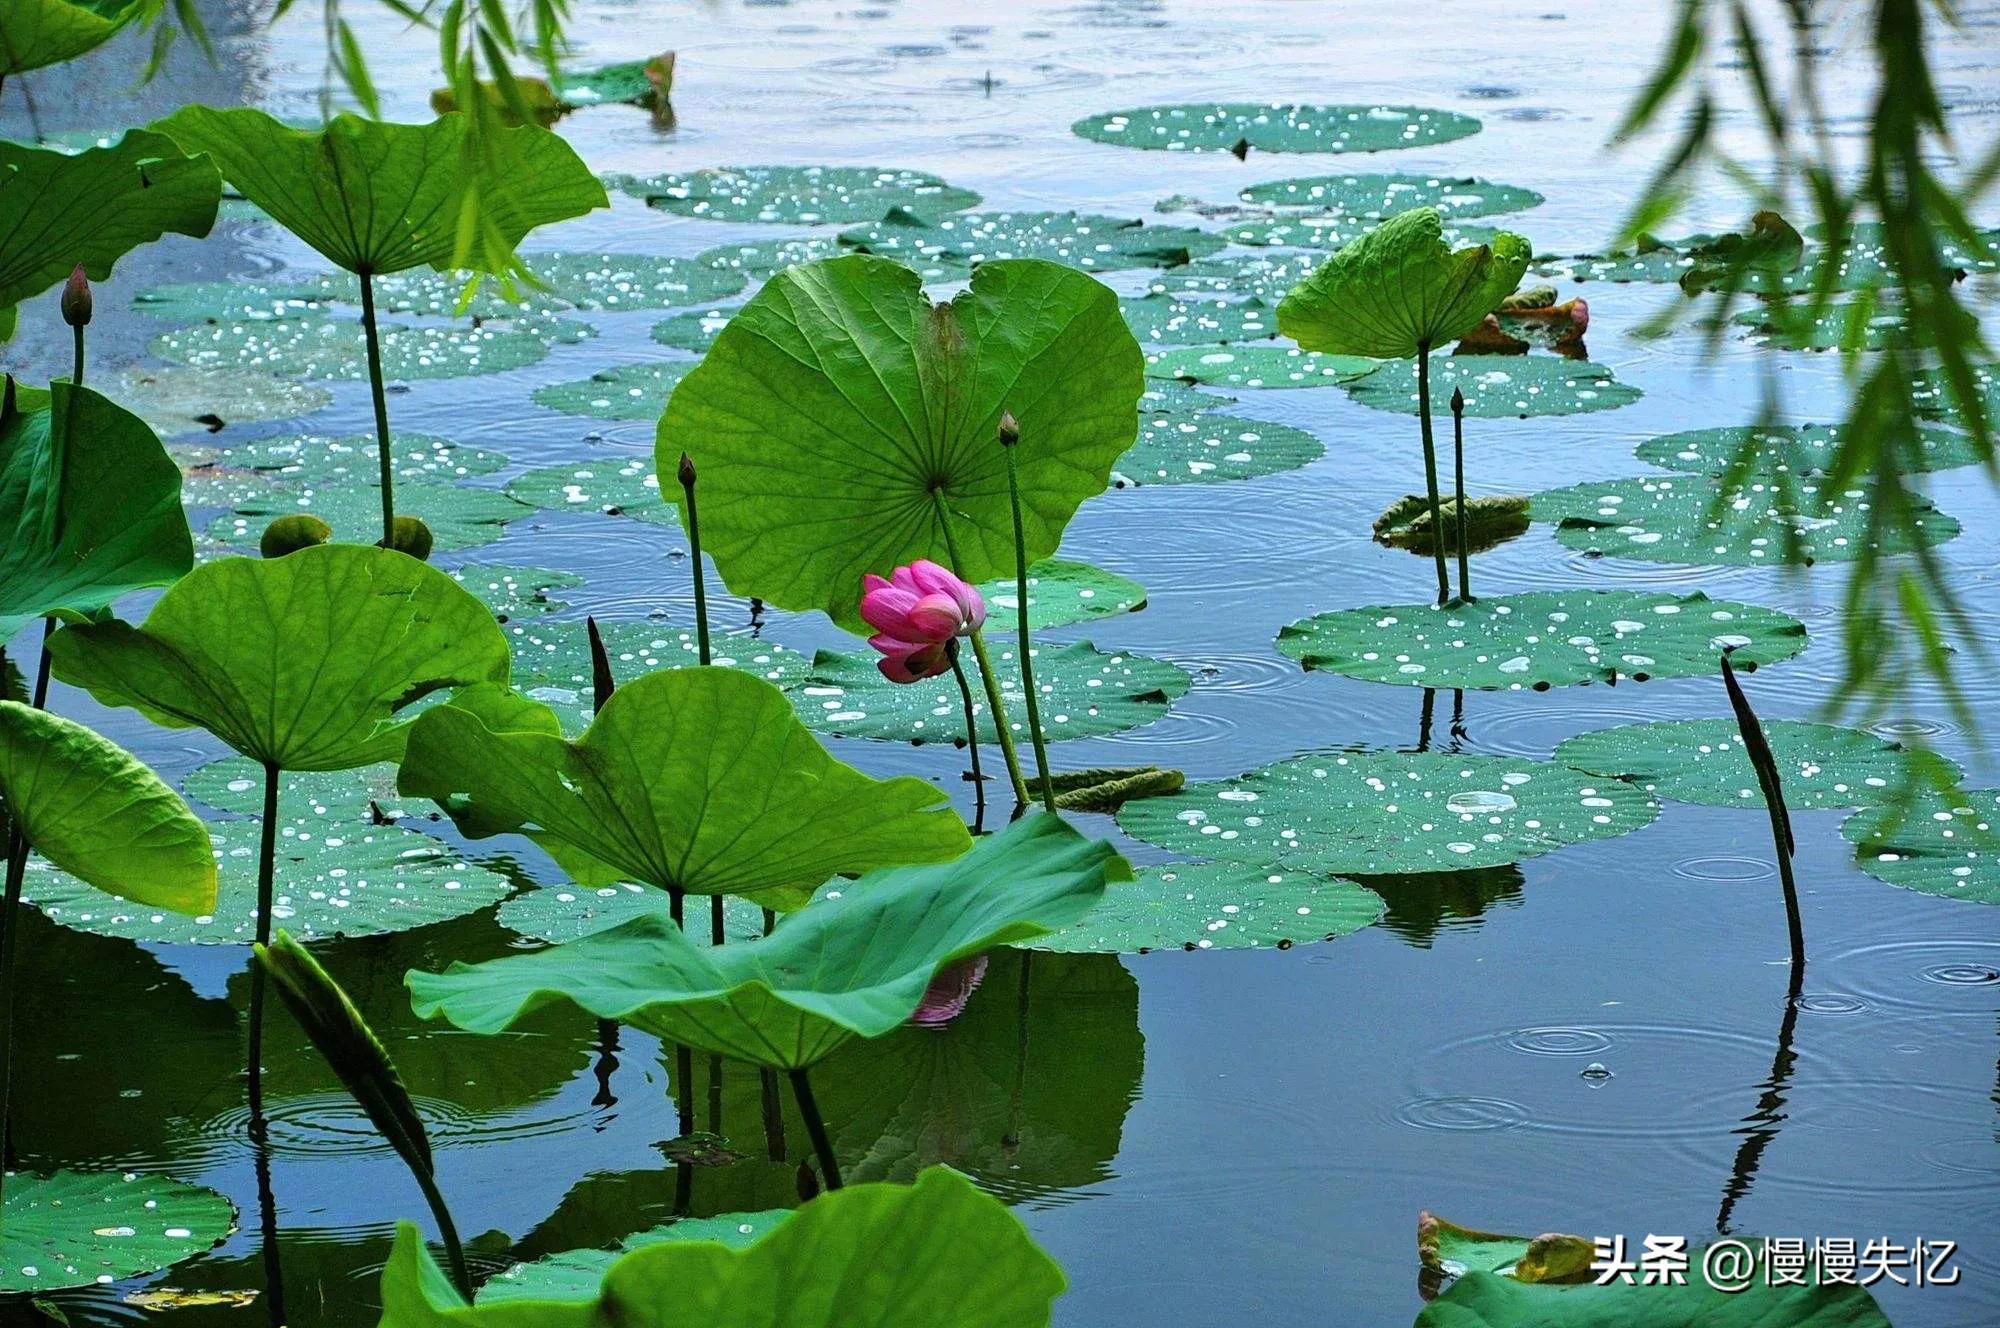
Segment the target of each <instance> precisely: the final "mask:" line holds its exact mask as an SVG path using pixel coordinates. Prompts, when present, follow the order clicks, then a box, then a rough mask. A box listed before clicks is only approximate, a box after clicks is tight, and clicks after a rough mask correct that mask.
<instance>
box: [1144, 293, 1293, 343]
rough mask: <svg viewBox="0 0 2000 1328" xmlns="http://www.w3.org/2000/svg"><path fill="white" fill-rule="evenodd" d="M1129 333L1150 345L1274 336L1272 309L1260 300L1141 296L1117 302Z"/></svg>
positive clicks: (1276, 333)
mask: <svg viewBox="0 0 2000 1328" xmlns="http://www.w3.org/2000/svg"><path fill="white" fill-rule="evenodd" d="M1118 307H1119V309H1120V310H1122V311H1123V313H1124V314H1125V321H1126V322H1127V323H1129V324H1131V326H1132V334H1133V335H1134V336H1136V337H1138V338H1139V340H1141V341H1144V342H1148V343H1150V344H1152V345H1175V346H1206V345H1212V344H1215V343H1217V342H1230V341H1257V340H1260V339H1262V338H1264V337H1275V336H1277V335H1278V321H1277V318H1276V316H1275V313H1274V311H1273V310H1272V309H1271V308H1270V306H1268V305H1266V304H1265V303H1264V302H1263V301H1262V300H1258V299H1248V300H1240V299H1239V300H1224V299H1193V300H1191V299H1185V298H1181V297H1178V296H1173V295H1145V296H1141V297H1139V298H1137V299H1126V300H1120V301H1119V302H1118Z"/></svg>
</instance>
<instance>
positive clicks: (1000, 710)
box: [931, 489, 1028, 807]
mask: <svg viewBox="0 0 2000 1328" xmlns="http://www.w3.org/2000/svg"><path fill="white" fill-rule="evenodd" d="M931 501H932V502H933V503H934V504H936V506H937V514H938V528H939V529H940V530H942V531H943V532H944V547H945V553H946V555H947V556H948V557H949V558H950V559H951V564H952V568H951V570H952V573H953V575H958V574H959V569H960V568H961V567H963V566H965V564H964V562H963V561H961V560H960V558H959V556H958V541H957V540H956V539H955V538H954V537H953V536H952V533H951V516H950V514H949V513H948V512H947V511H946V510H945V503H944V494H943V493H942V492H940V491H939V490H937V489H932V490H931ZM972 657H973V658H974V659H976V660H978V661H979V679H980V681H981V682H982V683H984V684H985V686H986V708H987V709H988V710H989V711H991V712H992V716H993V732H994V734H995V736H997V737H998V738H999V739H1000V755H1001V756H1002V757H1003V758H1004V759H1005V760H1006V762H1007V778H1008V781H1009V782H1010V783H1012V784H1013V786H1014V801H1015V802H1016V803H1018V804H1019V805H1020V806H1023V807H1025V806H1027V805H1028V782H1027V781H1026V780H1025V779H1023V778H1021V758H1020V756H1019V755H1017V754H1016V753H1015V751H1014V734H1013V732H1012V730H1011V729H1009V728H1008V726H1007V707H1006V706H1005V705H1003V704H1002V703H1001V701H1000V675H999V674H997V673H995V672H994V671H993V660H992V658H991V657H990V656H989V655H988V654H987V653H986V638H985V637H984V636H983V635H982V634H980V633H979V632H973V633H972Z"/></svg>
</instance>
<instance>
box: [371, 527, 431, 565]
mask: <svg viewBox="0 0 2000 1328" xmlns="http://www.w3.org/2000/svg"><path fill="white" fill-rule="evenodd" d="M395 532H396V537H395V539H394V540H393V541H391V542H389V543H387V544H385V543H383V542H382V541H381V540H376V541H375V547H376V548H378V549H394V550H395V551H396V552H398V553H407V554H409V555H410V556H411V557H412V558H415V559H416V560H417V561H418V562H420V563H422V562H429V561H430V557H431V548H432V546H433V544H434V543H435V541H433V540H432V539H431V528H430V527H429V526H427V525H425V524H424V523H423V521H422V520H421V519H419V518H417V517H414V516H399V517H397V518H396V526H395Z"/></svg>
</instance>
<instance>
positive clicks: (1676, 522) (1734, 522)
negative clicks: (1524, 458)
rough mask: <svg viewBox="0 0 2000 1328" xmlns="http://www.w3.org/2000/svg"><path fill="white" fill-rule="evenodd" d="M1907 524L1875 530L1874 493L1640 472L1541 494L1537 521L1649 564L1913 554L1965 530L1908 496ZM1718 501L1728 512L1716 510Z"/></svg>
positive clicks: (1570, 540)
mask: <svg viewBox="0 0 2000 1328" xmlns="http://www.w3.org/2000/svg"><path fill="white" fill-rule="evenodd" d="M1906 501H1907V502H1908V503H1909V505H1910V508H1911V510H1910V512H1909V513H1908V517H1907V521H1903V520H1898V521H1897V522H1895V523H1894V524H1893V525H1890V526H1888V527H1887V528H1885V529H1882V530H1881V531H1880V533H1881V535H1882V536H1883V537H1882V538H1872V537H1873V536H1875V535H1876V534H1877V532H1878V526H1877V522H1876V520H1875V514H1874V512H1873V510H1872V507H1871V504H1870V503H1869V501H1868V490H1867V489H1866V488H1863V487H1859V486H1857V487H1854V488H1850V489H1847V490H1844V491H1842V492H1839V493H1827V492H1825V491H1824V490H1823V489H1822V488H1821V486H1820V484H1819V482H1818V481H1817V480H1815V479H1814V478H1811V477H1805V478H1797V477H1788V478H1785V479H1783V480H1782V481H1781V480H1779V479H1776V478H1773V477H1770V476H1758V475H1751V476H1748V477H1746V478H1745V479H1744V480H1743V481H1742V482H1741V483H1740V484H1739V486H1738V487H1736V488H1733V489H1729V490H1727V491H1724V490H1722V488H1721V484H1720V480H1719V478H1718V477H1716V476H1711V475H1641V476H1637V477H1635V478H1632V479H1626V480H1606V481H1599V482H1595V483H1590V484H1578V485H1573V486H1571V487H1570V488H1567V489H1552V490H1550V491H1549V492H1547V493H1538V494H1536V495H1535V496H1534V499H1533V505H1532V508H1531V510H1532V512H1533V514H1534V518H1535V520H1537V521H1552V522H1555V523H1556V538H1557V539H1558V540H1560V541H1561V542H1562V544H1563V546H1564V547H1566V548H1571V549H1576V550H1578V551H1580V552H1583V553H1590V554H1608V555H1611V556H1613V557H1619V558H1637V559H1642V560H1644V561H1646V562H1660V563H1693V564H1697V565H1705V564H1718V565H1725V566H1727V565H1735V566H1741V567H1762V566H1767V565H1775V564H1780V563H1787V564H1790V563H1798V564H1805V565H1808V566H1810V565H1811V564H1813V563H1816V562H1851V561H1852V560H1854V559H1856V558H1860V557H1863V556H1866V555H1868V554H1895V553H1908V552H1911V551H1912V550H1914V549H1918V548H1930V547H1933V546H1935V545H1939V544H1942V543H1944V542H1945V541H1946V540H1949V539H1952V538H1954V537H1956V536H1957V535H1958V533H1959V524H1958V522H1957V521H1956V520H1955V519H1953V518H1952V517H1951V516H1949V515H1947V514H1945V513H1943V512H1940V511H1938V510H1937V508H1935V507H1933V506H1931V504H1930V501H1929V500H1928V499H1926V498H1923V497H1920V496H1916V495H1910V496H1908V497H1907V498H1906ZM1718 503H1720V505H1721V510H1720V511H1719V512H1718V511H1716V507H1717V505H1718Z"/></svg>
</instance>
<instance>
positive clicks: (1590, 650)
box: [1278, 590, 1806, 692]
mask: <svg viewBox="0 0 2000 1328" xmlns="http://www.w3.org/2000/svg"><path fill="white" fill-rule="evenodd" d="M1730 646H1734V647H1735V648H1736V649H1735V653H1734V654H1733V655H1732V656H1731V659H1732V660H1733V662H1734V663H1735V665H1736V667H1737V668H1738V669H1741V670H1744V671H1749V670H1752V669H1755V668H1756V667H1757V666H1758V665H1760V664H1769V663H1771V662H1773V661H1774V660H1780V659H1790V658H1791V657H1792V656H1793V655H1796V654H1798V653H1799V652H1800V651H1801V650H1804V649H1805V648H1806V629H1805V625H1804V624H1803V623H1801V622H1799V620H1798V619H1796V618H1794V617H1792V616H1791V615H1790V614H1786V613H1780V612H1779V611H1778V610H1776V609H1767V608H1763V607H1761V606H1759V605H1755V604H1741V603H1737V602H1735V601H1733V600H1712V599H1710V598H1709V597H1708V596H1706V595H1704V594H1701V593H1700V592H1698V591H1697V592H1695V593H1694V594H1689V595H1677V594H1673V593H1670V592H1665V591H1651V590H1537V591H1531V592H1529V593H1527V594H1522V595H1499V596H1492V597H1488V598H1482V599H1480V600H1478V601H1476V602H1474V603H1471V604H1452V605H1431V604H1382V605H1371V606H1369V607H1367V608H1361V609H1338V610H1335V611H1334V612H1331V613H1322V614H1319V615H1317V616H1315V617H1311V618H1306V619H1303V620H1301V621H1299V622H1295V623H1292V624H1291V625H1289V626H1287V627H1285V628H1284V629H1282V630H1281V631H1280V632H1279V633H1278V649H1279V650H1281V651H1283V652H1284V653H1285V654H1287V655H1290V656H1291V657H1292V658H1293V659H1296V660H1298V661H1299V662H1300V663H1301V664H1303V665H1304V666H1305V667H1306V668H1308V669H1323V670H1325V671H1326V672H1328V673H1338V674H1343V675H1345V676H1346V677H1350V678H1362V679H1366V680H1367V681H1369V682H1395V683H1402V684H1404V685H1406V686H1411V687H1461V688H1468V689H1487V690H1494V689H1497V690H1504V691H1514V692H1517V691H1520V690H1521V689H1522V688H1533V689H1535V690H1537V691H1542V690H1546V689H1547V688H1549V687H1552V686H1561V685H1566V684H1570V683H1587V682H1617V681H1619V680H1620V679H1626V678H1629V679H1631V680H1632V681H1634V682H1644V681H1646V680H1647V679H1648V678H1690V677H1693V678H1699V677H1706V676H1709V675H1711V674H1714V673H1716V672H1717V671H1718V670H1719V669H1720V668H1721V665H1720V664H1718V663H1717V662H1716V661H1717V660H1719V659H1720V658H1721V656H1722V652H1723V650H1724V649H1725V648H1726V647H1730Z"/></svg>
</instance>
